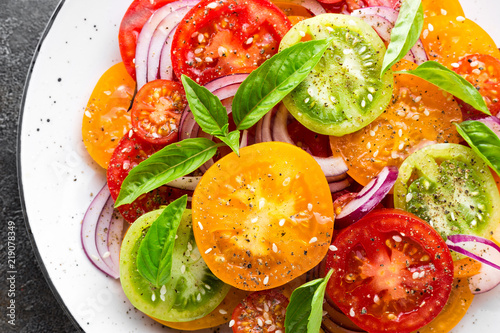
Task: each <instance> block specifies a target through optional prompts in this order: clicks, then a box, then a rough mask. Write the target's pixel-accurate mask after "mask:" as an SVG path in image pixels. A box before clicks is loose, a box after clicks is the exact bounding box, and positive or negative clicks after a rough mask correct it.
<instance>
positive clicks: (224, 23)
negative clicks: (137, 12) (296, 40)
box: [172, 0, 291, 85]
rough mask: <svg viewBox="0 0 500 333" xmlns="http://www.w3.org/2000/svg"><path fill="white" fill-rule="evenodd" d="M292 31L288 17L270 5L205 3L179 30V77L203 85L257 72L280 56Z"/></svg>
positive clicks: (253, 0)
mask: <svg viewBox="0 0 500 333" xmlns="http://www.w3.org/2000/svg"><path fill="white" fill-rule="evenodd" d="M290 27H291V23H290V21H289V20H288V18H287V17H286V15H285V14H284V13H283V12H282V11H281V10H280V9H279V8H278V7H276V5H274V4H273V3H271V2H269V1H265V0H245V1H241V2H240V1H236V0H221V1H217V2H214V1H213V0H202V1H201V2H200V3H199V4H198V5H196V6H195V7H193V8H192V9H191V10H190V11H189V12H188V13H187V14H186V16H185V19H184V20H182V21H181V22H180V24H179V26H178V27H177V30H176V32H175V35H174V39H173V42H172V66H173V69H174V72H175V75H176V76H177V77H181V75H182V74H185V75H187V76H189V77H190V78H192V79H193V80H195V81H196V82H197V83H199V84H200V85H203V84H205V83H207V82H209V81H211V80H213V79H216V78H218V77H221V76H223V75H227V74H229V73H234V72H235V71H236V70H238V69H240V68H251V69H255V68H257V67H258V66H259V65H260V64H262V63H263V62H264V61H265V60H267V59H269V58H270V57H271V56H272V55H274V54H275V53H277V52H278V46H279V42H280V41H281V38H282V37H283V36H284V35H285V33H286V32H287V31H288V30H289V29H290Z"/></svg>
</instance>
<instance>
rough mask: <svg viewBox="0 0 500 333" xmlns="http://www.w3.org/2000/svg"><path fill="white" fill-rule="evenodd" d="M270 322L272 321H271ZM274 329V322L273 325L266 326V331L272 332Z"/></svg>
mask: <svg viewBox="0 0 500 333" xmlns="http://www.w3.org/2000/svg"><path fill="white" fill-rule="evenodd" d="M271 323H272V322H271ZM275 329H276V325H274V324H273V325H271V326H269V327H268V328H267V331H268V332H274V330H275Z"/></svg>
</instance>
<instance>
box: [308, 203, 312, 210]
mask: <svg viewBox="0 0 500 333" xmlns="http://www.w3.org/2000/svg"><path fill="white" fill-rule="evenodd" d="M312 209H313V205H312V203H308V204H307V210H308V211H311V210H312Z"/></svg>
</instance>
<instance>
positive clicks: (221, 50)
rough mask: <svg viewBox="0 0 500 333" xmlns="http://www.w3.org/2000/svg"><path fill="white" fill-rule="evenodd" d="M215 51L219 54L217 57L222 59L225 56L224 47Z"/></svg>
mask: <svg viewBox="0 0 500 333" xmlns="http://www.w3.org/2000/svg"><path fill="white" fill-rule="evenodd" d="M217 51H218V52H219V57H223V56H225V55H226V52H227V49H226V48H225V47H224V46H219V48H218V49H217Z"/></svg>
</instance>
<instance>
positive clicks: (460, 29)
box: [420, 15, 500, 69]
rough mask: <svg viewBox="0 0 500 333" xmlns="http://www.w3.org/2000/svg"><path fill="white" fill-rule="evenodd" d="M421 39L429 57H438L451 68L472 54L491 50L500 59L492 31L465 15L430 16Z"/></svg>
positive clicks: (426, 20) (485, 52) (437, 58)
mask: <svg viewBox="0 0 500 333" xmlns="http://www.w3.org/2000/svg"><path fill="white" fill-rule="evenodd" d="M420 39H421V41H422V43H423V44H424V48H425V51H426V53H427V55H428V56H429V60H435V61H437V62H439V63H441V64H443V65H444V66H446V67H448V68H450V69H452V66H451V64H453V63H456V62H457V61H458V60H460V59H461V58H462V57H464V56H466V55H469V54H474V53H480V54H488V55H491V56H493V57H495V58H498V59H500V51H498V48H497V46H496V45H495V42H494V41H493V39H492V38H491V37H490V36H489V35H488V33H487V32H486V31H484V29H483V28H481V27H480V26H479V25H478V24H476V23H475V22H474V21H471V20H469V19H466V18H464V17H463V16H457V17H451V18H450V17H449V16H448V15H440V16H432V17H428V18H426V19H425V23H424V29H423V31H422V35H421V38H420Z"/></svg>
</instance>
